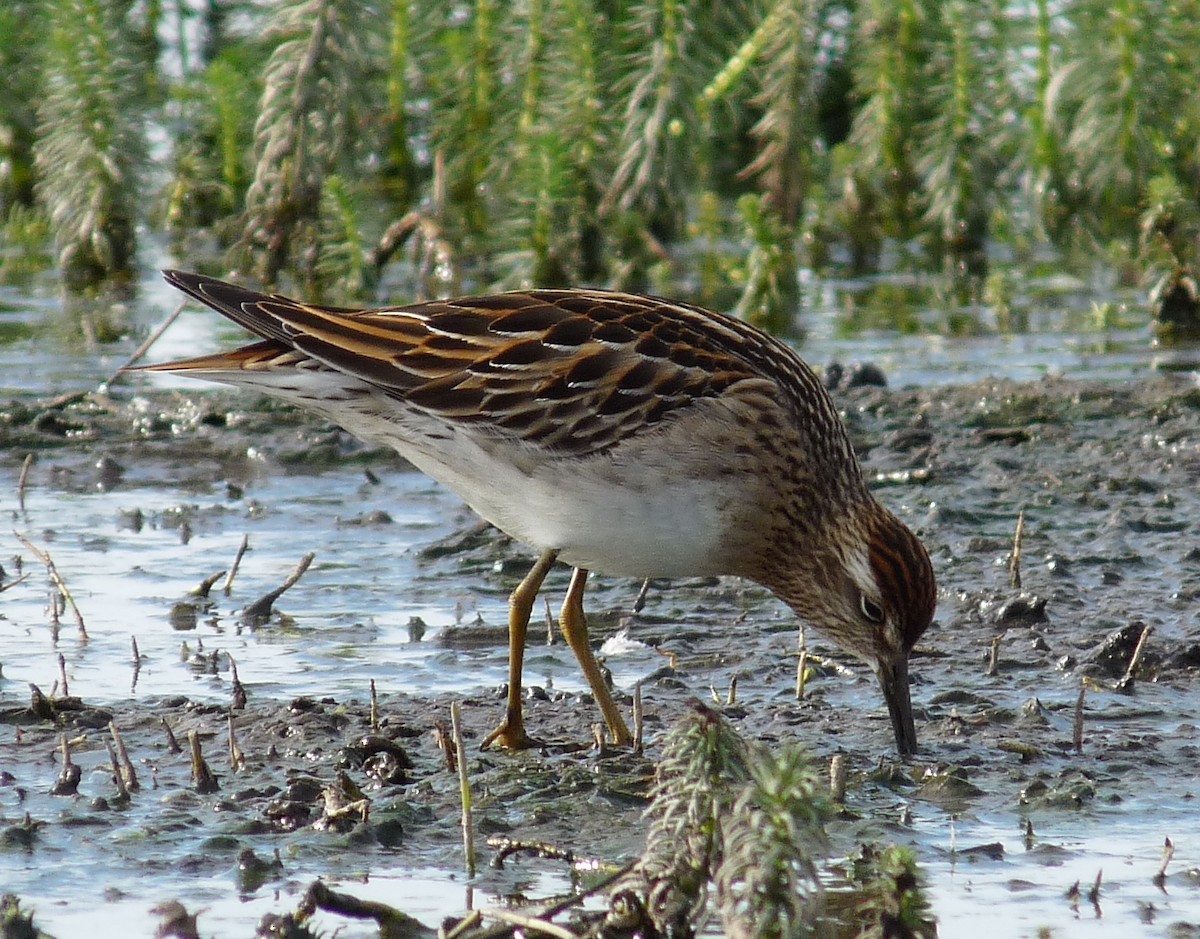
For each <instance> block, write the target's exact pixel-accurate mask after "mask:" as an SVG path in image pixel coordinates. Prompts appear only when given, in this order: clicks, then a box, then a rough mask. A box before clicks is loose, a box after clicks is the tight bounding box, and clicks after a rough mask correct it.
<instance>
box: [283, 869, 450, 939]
mask: <svg viewBox="0 0 1200 939" xmlns="http://www.w3.org/2000/svg"><path fill="white" fill-rule="evenodd" d="M319 909H320V910H325V911H326V912H328V913H336V914H338V915H340V916H349V917H351V918H353V919H373V920H375V922H376V923H378V924H379V935H380V936H410V937H420V936H426V935H428V936H432V935H433V934H434V933H433V930H432V929H429V928H428V927H426V926H425V925H424V924H423V923H421V922H420V921H419V920H417V919H414V918H413V917H411V916H409V915H408V914H407V913H402V912H401V911H400V910H397V909H396V908H395V907H392V906H388V905H387V904H386V903H380V902H378V901H377V900H360V899H359V898H358V897H355V896H352V895H351V894H348V893H340V892H337V891H334V890H330V889H329V887H328V886H326V885H325V884H324V883H323V882H321V881H319V880H314V881H313V882H312V884H311V885H309V888H308V890H307V891H306V892H305V894H304V899H303V900H301V901H300V907H299V909H298V910H297V913H298V914H299V915H300V916H305V917H307V916H312V914H313V913H315V912H316V911H317V910H319Z"/></svg>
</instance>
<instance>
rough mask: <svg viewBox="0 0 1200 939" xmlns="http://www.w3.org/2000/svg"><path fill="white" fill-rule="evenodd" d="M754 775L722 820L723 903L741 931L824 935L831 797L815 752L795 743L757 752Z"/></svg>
mask: <svg viewBox="0 0 1200 939" xmlns="http://www.w3.org/2000/svg"><path fill="white" fill-rule="evenodd" d="M749 769H750V781H749V782H748V783H747V784H746V785H745V787H744V788H743V789H742V791H741V793H740V795H739V796H738V798H737V800H736V801H735V802H734V803H733V806H732V807H731V809H730V810H729V813H728V815H727V816H726V817H725V819H724V821H723V824H722V832H721V835H722V849H723V850H722V853H723V857H722V861H721V865H720V868H719V869H718V871H717V875H716V884H717V890H716V899H717V908H718V910H719V911H720V916H721V922H722V924H723V925H724V927H725V930H726V933H727V935H729V936H731V937H734V939H796V937H802V936H813V935H820V934H821V932H820V926H821V922H820V921H821V914H822V911H823V909H824V891H823V890H822V887H821V881H820V878H819V877H818V873H817V865H816V860H817V859H818V858H819V857H821V856H822V855H823V852H824V849H825V847H826V844H825V830H824V823H825V820H826V818H827V816H828V808H827V799H826V796H825V794H824V793H822V791H821V783H820V778H819V776H818V774H817V772H816V770H815V768H814V766H813V763H812V760H811V759H810V758H809V757H808V755H807V754H805V753H804V752H803V751H801V750H800V749H798V748H796V747H786V748H784V749H782V750H780V751H778V752H777V753H771V752H766V751H759V752H756V753H755V754H754V756H753V758H752V759H751V762H750V767H749Z"/></svg>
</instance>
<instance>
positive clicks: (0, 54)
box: [0, 0, 46, 219]
mask: <svg viewBox="0 0 1200 939" xmlns="http://www.w3.org/2000/svg"><path fill="white" fill-rule="evenodd" d="M45 12H46V11H45V6H44V5H43V4H41V3H38V2H35V0H10V2H8V3H5V4H2V5H0V75H3V76H4V81H5V88H6V93H5V94H4V95H0V219H2V218H5V217H7V216H8V215H9V214H10V212H11V211H12V209H13V208H14V207H15V206H23V207H25V208H29V207H30V206H32V205H33V202H34V194H33V185H34V178H35V176H34V168H33V160H34V157H33V147H34V138H35V136H36V131H37V106H36V102H37V99H38V92H39V87H40V84H41V75H42V69H41V61H40V58H39V50H40V46H39V43H38V39H39V37H40V36H41V34H42V32H43V31H44V28H45Z"/></svg>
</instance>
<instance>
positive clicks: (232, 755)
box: [226, 711, 246, 772]
mask: <svg viewBox="0 0 1200 939" xmlns="http://www.w3.org/2000/svg"><path fill="white" fill-rule="evenodd" d="M226 717H227V718H228V726H229V767H230V769H232V770H234V772H236V771H238V770H240V769H243V768H245V766H246V755H245V754H244V753H242V748H241V747H239V746H238V742H237V735H236V734H235V733H234V732H233V711H230V712H229V713H228V714H227V715H226Z"/></svg>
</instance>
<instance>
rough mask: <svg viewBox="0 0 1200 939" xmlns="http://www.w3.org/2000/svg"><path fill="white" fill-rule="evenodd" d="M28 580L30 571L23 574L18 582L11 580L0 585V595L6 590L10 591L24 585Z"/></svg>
mask: <svg viewBox="0 0 1200 939" xmlns="http://www.w3.org/2000/svg"><path fill="white" fill-rule="evenodd" d="M27 580H29V571H26V572H25V573H23V574H22V575H21V576H20V577H18V578H17V579H16V580H10V581H9V582H8V583H7V584H0V593H4V591H5V590H9V589H10V588H12V587H15V586H16V585H17V584H23V583H25V581H27Z"/></svg>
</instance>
